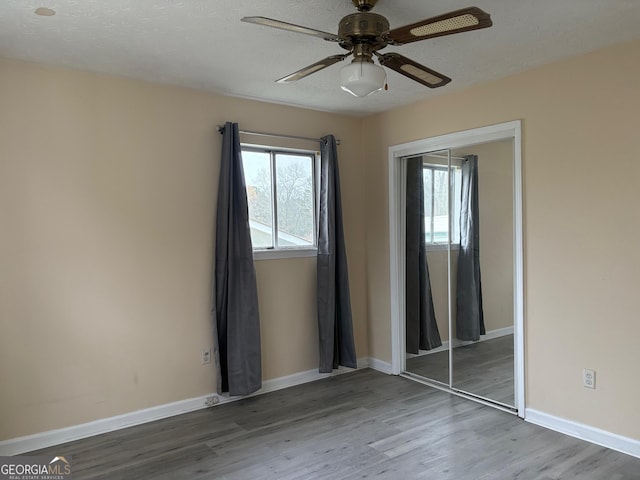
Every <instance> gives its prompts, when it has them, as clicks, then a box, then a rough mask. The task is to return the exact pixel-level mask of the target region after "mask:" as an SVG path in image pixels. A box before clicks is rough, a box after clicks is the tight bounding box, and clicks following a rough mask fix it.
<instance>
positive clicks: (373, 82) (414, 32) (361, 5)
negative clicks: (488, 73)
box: [242, 0, 493, 97]
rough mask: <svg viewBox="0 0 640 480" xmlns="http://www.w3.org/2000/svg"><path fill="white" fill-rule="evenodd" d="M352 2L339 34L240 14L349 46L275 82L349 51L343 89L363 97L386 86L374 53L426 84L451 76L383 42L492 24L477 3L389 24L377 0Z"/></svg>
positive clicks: (305, 72)
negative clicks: (354, 10)
mask: <svg viewBox="0 0 640 480" xmlns="http://www.w3.org/2000/svg"><path fill="white" fill-rule="evenodd" d="M352 2H353V4H354V5H355V7H356V8H357V9H358V12H357V13H352V14H350V15H347V16H346V17H344V18H343V19H342V20H340V24H339V27H338V34H337V35H335V34H333V33H328V32H323V31H320V30H315V29H313V28H308V27H303V26H301V25H295V24H293V23H287V22H283V21H280V20H274V19H272V18H267V17H244V18H242V21H243V22H247V23H254V24H257V25H264V26H267V27H273V28H279V29H282V30H289V31H292V32H296V33H303V34H306V35H312V36H314V37H318V38H321V39H323V40H327V41H330V42H336V43H337V44H338V45H340V46H341V47H342V48H344V49H345V50H348V53H345V54H341V55H331V56H329V57H327V58H324V59H322V60H320V61H319V62H316V63H313V64H311V65H308V66H306V67H304V68H302V69H300V70H298V71H296V72H294V73H292V74H290V75H287V76H286V77H282V78H280V79H279V80H276V81H277V82H278V83H288V82H295V81H297V80H300V79H302V78H304V77H306V76H308V75H311V74H312V73H315V72H317V71H319V70H322V69H323V68H326V67H329V66H331V65H333V64H334V63H338V62H341V61H342V60H344V59H346V58H347V57H349V56H350V55H353V56H354V59H353V61H352V62H351V64H349V65H347V66H345V67H343V68H342V70H341V72H340V77H341V86H342V89H343V90H346V91H348V92H349V93H351V94H353V95H355V96H357V97H364V96H367V95H369V94H371V93H373V92H376V91H378V90H381V89H382V88H384V87H385V86H386V78H387V77H386V73H385V71H384V69H383V68H382V67H381V66H379V65H376V64H375V63H374V61H373V57H374V56H375V57H376V58H377V59H378V62H379V63H380V65H383V66H385V67H387V68H390V69H391V70H395V71H396V72H398V73H400V74H401V75H404V76H405V77H408V78H410V79H411V80H414V81H416V82H418V83H421V84H422V85H425V86H427V87H430V88H437V87H442V86H444V85H446V84H447V83H449V82H450V81H451V79H450V78H449V77H447V76H445V75H443V74H441V73H438V72H436V71H435V70H432V69H430V68H427V67H425V66H424V65H421V64H419V63H417V62H415V61H413V60H411V59H409V58H407V57H405V56H403V55H400V54H399V53H395V52H394V53H378V52H379V50H382V49H383V48H385V47H386V46H387V45H393V46H399V45H405V44H407V43H412V42H417V41H419V40H426V39H428V38H434V37H440V36H443V35H451V34H454V33H461V32H466V31H469V30H478V29H481V28H487V27H490V26H491V25H493V22H492V21H491V17H490V15H489V14H488V13H486V12H484V11H483V10H481V9H479V8H478V7H468V8H463V9H461V10H455V11H453V12H449V13H445V14H443V15H438V16H437V17H432V18H427V19H425V20H421V21H419V22H416V23H412V24H410V25H405V26H403V27H398V28H394V29H390V26H389V21H388V20H387V19H386V18H385V17H383V16H382V15H378V14H376V13H371V9H372V8H373V7H374V6H375V4H376V3H377V0H352Z"/></svg>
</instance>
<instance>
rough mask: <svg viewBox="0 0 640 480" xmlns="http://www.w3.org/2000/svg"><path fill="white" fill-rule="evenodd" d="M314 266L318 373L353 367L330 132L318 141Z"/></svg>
mask: <svg viewBox="0 0 640 480" xmlns="http://www.w3.org/2000/svg"><path fill="white" fill-rule="evenodd" d="M317 268H318V271H317V275H318V285H317V288H318V290H317V297H318V333H319V339H320V368H319V370H320V373H328V372H331V370H332V369H334V368H338V366H339V365H343V366H345V367H351V368H356V366H357V357H356V349H355V346H354V342H353V325H352V319H351V300H350V296H349V274H348V271H347V254H346V251H345V245H344V231H343V228H342V204H341V200H340V176H339V174H338V153H337V149H336V140H335V138H334V137H333V135H327V136H326V137H322V139H321V142H320V209H319V216H318V267H317Z"/></svg>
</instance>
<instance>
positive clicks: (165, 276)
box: [0, 60, 368, 440]
mask: <svg viewBox="0 0 640 480" xmlns="http://www.w3.org/2000/svg"><path fill="white" fill-rule="evenodd" d="M226 120H230V121H237V122H239V123H240V125H241V127H242V128H244V129H248V130H258V131H277V132H284V133H287V134H291V135H303V136H311V137H319V136H321V135H323V134H326V133H334V134H335V135H336V136H337V137H338V138H340V139H341V140H342V145H341V146H340V147H339V154H340V165H341V175H342V182H343V185H348V188H344V187H343V204H344V209H345V231H346V243H347V250H348V259H349V267H350V275H351V299H352V307H353V313H354V328H355V336H356V348H357V353H358V355H359V356H367V354H368V351H367V348H368V346H367V324H366V317H367V312H366V290H365V284H366V282H365V272H366V269H365V267H366V265H365V250H364V244H365V238H364V234H365V226H364V222H365V185H364V177H363V175H362V172H363V170H364V168H363V164H362V155H361V121H360V120H357V119H353V118H348V117H343V116H339V115H332V114H327V113H322V112H314V111H309V110H302V109H296V108H290V107H286V106H277V105H273V104H266V103H259V102H254V101H246V100H240V99H234V98H228V97H221V96H216V95H210V94H205V93H202V92H196V91H191V90H186V89H179V88H172V87H165V86H158V85H151V84H147V83H142V82H136V81H130V80H126V79H119V78H113V77H106V76H98V75H92V74H86V73H80V72H73V71H67V70H61V69H52V68H45V67H40V66H37V65H32V64H25V63H19V62H14V61H7V60H1V61H0V225H1V228H2V234H1V235H0V385H2V387H1V388H0V415H1V418H0V440H1V439H7V438H13V437H17V436H21V435H27V434H32V433H36V432H41V431H45V430H49V429H55V428H60V427H65V426H69V425H75V424H79V423H82V422H87V421H91V420H95V419H99V418H104V417H109V416H113V415H117V414H122V413H125V412H129V411H133V410H137V409H141V408H146V407H151V406H154V405H160V404H165V403H168V402H172V401H177V400H183V399H186V398H191V397H195V396H199V395H204V394H207V393H210V392H212V391H214V385H215V383H214V370H213V368H212V367H210V366H201V365H200V351H201V349H203V348H206V347H208V346H209V345H211V343H212V339H211V328H210V319H209V311H210V297H211V294H210V284H211V256H212V249H213V233H214V214H215V212H214V206H215V202H216V190H217V177H218V162H219V154H220V142H221V137H220V135H219V134H218V133H217V131H216V126H217V125H219V124H222V123H224V121H226ZM316 148H317V147H316ZM256 266H257V275H258V290H259V299H260V310H261V314H262V318H261V322H262V347H263V367H264V368H263V372H264V378H265V379H269V378H275V377H280V376H283V375H288V374H291V373H294V372H300V371H305V370H309V369H313V368H316V367H317V349H318V347H317V333H316V318H315V310H314V306H315V295H314V288H315V269H314V265H313V259H310V258H302V259H289V260H264V261H258V262H257V264H256Z"/></svg>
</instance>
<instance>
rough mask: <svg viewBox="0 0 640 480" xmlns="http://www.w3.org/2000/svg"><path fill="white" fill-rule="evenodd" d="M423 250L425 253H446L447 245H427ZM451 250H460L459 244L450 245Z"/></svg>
mask: <svg viewBox="0 0 640 480" xmlns="http://www.w3.org/2000/svg"><path fill="white" fill-rule="evenodd" d="M425 249H426V251H427V252H442V251H445V252H446V251H447V244H446V243H427V244H426V246H425ZM451 250H452V251H454V250H456V251H457V250H460V244H459V243H452V244H451Z"/></svg>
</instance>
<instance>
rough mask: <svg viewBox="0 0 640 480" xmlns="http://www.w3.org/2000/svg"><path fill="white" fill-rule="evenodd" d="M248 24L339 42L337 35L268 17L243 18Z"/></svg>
mask: <svg viewBox="0 0 640 480" xmlns="http://www.w3.org/2000/svg"><path fill="white" fill-rule="evenodd" d="M241 20H242V21H243V22H246V23H255V24H256V25H264V26H265V27H273V28H279V29H281V30H288V31H290V32H296V33H304V34H305V35H311V36H313V37H318V38H322V39H323V40H328V41H330V42H337V41H338V40H339V38H338V36H337V35H334V34H333V33H328V32H322V31H320V30H315V29H313V28H307V27H303V26H301V25H296V24H294V23H287V22H282V21H280V20H274V19H273V18H267V17H243V18H242V19H241Z"/></svg>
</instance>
